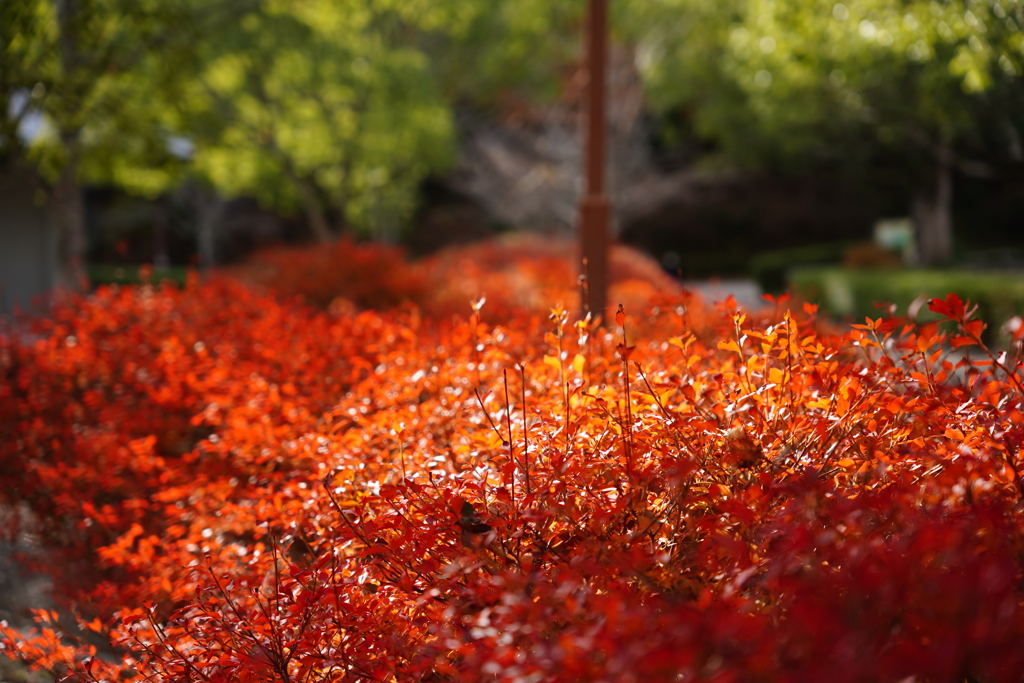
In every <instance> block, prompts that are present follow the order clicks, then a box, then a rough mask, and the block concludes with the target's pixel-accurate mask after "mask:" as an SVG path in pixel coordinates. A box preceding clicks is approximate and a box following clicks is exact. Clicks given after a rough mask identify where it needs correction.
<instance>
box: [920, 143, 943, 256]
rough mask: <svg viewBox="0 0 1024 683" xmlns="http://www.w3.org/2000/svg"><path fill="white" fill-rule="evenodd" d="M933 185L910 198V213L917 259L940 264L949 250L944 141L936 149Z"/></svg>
mask: <svg viewBox="0 0 1024 683" xmlns="http://www.w3.org/2000/svg"><path fill="white" fill-rule="evenodd" d="M935 156H936V159H935V161H936V164H935V175H934V176H933V177H934V185H933V186H932V187H927V188H924V189H923V190H922V191H921V192H919V193H918V194H917V196H916V197H915V198H914V203H913V207H912V214H913V218H914V223H915V224H916V226H917V261H918V263H919V264H920V265H923V266H941V265H944V264H946V263H948V262H949V260H950V257H951V256H952V253H953V159H952V156H953V155H952V152H951V150H950V149H949V147H948V146H947V145H943V146H941V147H939V149H938V150H937V153H936V155H935Z"/></svg>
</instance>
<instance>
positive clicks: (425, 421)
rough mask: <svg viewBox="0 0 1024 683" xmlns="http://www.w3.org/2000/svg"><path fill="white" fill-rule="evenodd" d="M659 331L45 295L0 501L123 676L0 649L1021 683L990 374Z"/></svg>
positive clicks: (4, 397) (195, 293) (998, 413)
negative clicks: (59, 304) (61, 568)
mask: <svg viewBox="0 0 1024 683" xmlns="http://www.w3.org/2000/svg"><path fill="white" fill-rule="evenodd" d="M481 249H484V252H485V253H486V248H483V247H481ZM524 258H525V257H524ZM545 258H546V257H539V260H532V261H530V260H529V259H527V262H526V263H523V264H521V268H522V272H525V273H531V272H534V273H536V274H537V275H538V278H539V277H540V275H541V274H550V273H553V272H554V267H553V266H552V265H551V264H550V263H549V262H547V261H545V260H544V259H545ZM473 262H478V263H486V259H482V258H481V259H474V260H473ZM459 272H460V274H461V273H462V271H459ZM480 272H481V273H484V274H487V273H493V269H490V270H488V269H487V268H484V267H483V266H481V271H480ZM500 282H501V281H500V280H496V283H500ZM497 291H498V292H500V293H501V294H508V293H509V291H510V290H509V288H508V287H507V286H505V287H503V288H500V289H498V290H497ZM562 291H567V290H562ZM433 296H434V297H437V298H436V299H435V301H437V300H441V301H443V300H444V299H443V296H442V295H441V294H439V293H434V294H433ZM444 296H448V295H444ZM474 296H475V294H474ZM488 298H489V299H490V298H491V295H490V293H488ZM500 298H501V297H499V299H500ZM503 301H505V302H508V301H510V300H509V299H503ZM490 303H491V302H488V303H487V304H485V310H486V306H489V305H490ZM690 304H691V302H688V301H685V300H683V299H682V298H678V299H675V300H672V299H670V298H663V299H662V300H660V301H658V302H657V303H656V306H655V307H654V308H651V309H650V310H647V311H645V312H644V313H643V315H642V316H634V315H632V313H631V312H629V313H630V315H627V314H626V313H625V312H624V313H623V314H622V315H621V316H615V317H616V321H615V322H616V323H618V324H619V325H624V326H625V328H624V329H622V328H621V327H618V326H615V325H610V326H609V327H607V328H603V329H590V328H589V327H588V325H587V324H586V323H583V322H580V323H576V324H575V325H570V324H569V320H568V314H567V313H566V309H564V308H561V307H556V308H555V309H554V310H552V311H551V312H550V316H549V318H546V319H545V318H541V317H539V316H537V315H531V314H524V312H521V306H520V304H507V305H508V309H507V310H509V311H511V312H510V313H509V317H508V318H507V319H506V320H504V321H502V323H501V324H500V325H490V324H484V323H482V322H481V321H480V320H479V316H478V315H476V314H474V315H473V317H472V318H470V319H469V320H468V321H466V320H464V319H463V320H458V319H456V320H451V318H450V317H445V318H443V319H440V320H439V319H433V320H428V321H427V322H422V321H421V318H420V313H419V312H418V311H417V310H414V309H409V310H407V311H392V312H390V313H374V312H364V313H361V314H359V315H351V314H346V315H341V316H337V315H329V314H324V313H319V314H316V313H312V312H310V311H309V310H308V309H305V308H302V307H294V306H288V305H284V304H278V303H275V302H273V301H270V300H268V299H264V298H260V297H257V296H255V295H253V294H251V293H249V292H247V291H246V290H244V289H242V288H241V287H237V286H235V285H230V284H227V283H212V284H209V285H204V286H192V287H190V288H188V289H186V290H185V291H182V292H178V291H174V290H153V289H148V288H143V289H139V290H121V291H114V290H104V291H102V292H100V293H99V294H98V295H96V296H95V297H92V298H89V299H83V300H78V301H75V302H72V303H69V304H68V305H67V306H65V307H64V308H61V309H60V310H58V311H57V313H56V315H55V319H54V321H52V322H41V321H37V322H35V323H34V325H35V327H34V328H33V331H32V334H31V336H27V335H25V334H21V335H19V336H15V335H13V334H12V335H7V336H5V337H3V342H2V343H3V347H2V353H3V355H2V356H0V361H2V363H3V365H2V366H0V367H2V371H3V372H4V373H5V374H4V377H5V381H4V382H3V384H2V385H0V386H2V387H4V388H3V389H2V391H3V393H2V394H0V419H2V421H0V424H2V425H4V426H3V427H2V429H4V430H5V431H4V433H3V435H2V436H3V442H2V446H0V447H2V448H3V449H4V450H3V451H2V457H3V458H4V462H5V463H13V466H12V467H6V468H4V470H3V471H2V472H0V477H2V478H3V486H2V487H0V491H3V492H4V496H5V501H4V502H5V503H6V504H8V505H15V504H24V505H27V506H29V507H30V508H31V509H33V510H34V511H36V512H37V514H38V515H40V517H41V518H42V519H44V520H55V519H57V516H58V515H61V516H62V519H63V523H61V524H57V523H56V522H55V521H49V522H48V523H49V524H50V526H46V527H44V529H45V530H46V535H47V538H48V540H49V541H50V542H51V543H57V544H59V545H60V546H61V547H62V548H64V549H65V550H66V551H67V553H68V556H69V557H74V556H77V557H79V558H82V559H84V560H85V561H88V562H92V563H95V564H96V568H95V573H97V574H99V575H100V576H101V577H102V578H104V579H105V581H103V582H101V583H94V584H93V585H74V582H72V581H66V579H68V577H62V576H58V578H60V579H64V580H65V583H64V586H65V595H66V597H67V598H68V601H67V602H68V603H70V602H71V601H74V602H75V603H76V605H77V607H78V609H79V610H80V613H81V614H82V616H83V620H85V621H88V620H90V619H94V621H92V622H91V623H89V624H87V625H88V626H89V627H90V628H93V629H94V630H97V631H99V632H101V633H103V634H104V635H106V636H107V637H109V638H111V639H113V640H114V641H115V642H117V643H118V646H119V648H121V649H120V650H119V652H120V653H122V654H123V661H121V662H116V663H111V662H108V661H106V660H104V659H101V658H97V657H92V656H90V653H89V649H88V648H87V647H84V646H77V645H73V644H62V643H61V642H60V641H59V640H58V638H57V633H56V631H54V630H49V629H52V628H54V625H53V624H50V625H47V627H46V628H44V629H43V631H42V632H41V633H40V634H39V635H38V636H37V637H34V638H33V637H25V636H22V635H19V634H17V633H15V632H13V631H10V630H6V631H5V632H4V634H5V635H4V638H5V640H4V641H3V642H4V643H5V647H6V648H9V649H11V650H12V651H13V652H14V653H15V654H17V655H19V656H21V657H23V658H25V659H27V660H29V661H32V662H33V663H34V664H35V665H37V666H39V667H42V668H47V669H50V670H54V671H56V670H64V671H67V672H69V674H70V675H71V676H72V677H74V678H76V679H81V680H114V679H119V680H125V679H131V680H140V681H141V680H144V679H155V680H190V681H195V680H206V681H264V680H266V681H271V680H275V681H276V680H289V681H306V680H317V681H320V680H332V681H350V680H351V681H357V680H371V681H412V680H415V681H440V680H452V681H506V680H507V681H639V680H645V679H646V680H666V681H667V680H673V681H677V680H678V681H697V680H714V681H808V682H810V681H820V680H823V679H827V680H837V681H850V682H855V681H856V682H860V681H864V682H867V681H903V680H907V679H908V678H911V677H913V678H914V680H918V681H935V682H940V681H949V682H950V683H953V682H956V683H960V682H961V681H964V680H975V681H991V682H1004V681H1005V682H1006V683H1011V682H1014V681H1018V680H1020V679H1021V676H1022V675H1024V655H1022V654H1021V652H1022V650H1021V649H1020V648H1019V642H1020V641H1021V638H1022V637H1024V612H1022V609H1021V605H1022V604H1024V590H1022V589H1024V587H1022V585H1021V579H1020V577H1021V575H1022V566H1024V565H1022V563H1024V542H1022V536H1021V530H1022V529H1024V526H1022V519H1021V509H1022V508H1021V506H1020V498H1021V494H1022V491H1024V486H1022V483H1021V478H1020V474H1019V473H1020V460H1019V457H1020V456H1019V453H1020V447H1021V442H1022V435H1024V411H1022V409H1021V399H1022V395H1024V392H1022V389H1021V385H1020V380H1019V377H1018V375H1017V365H1016V363H1015V359H1007V358H993V357H991V356H987V357H986V359H985V360H971V359H970V357H963V356H962V354H961V357H963V360H959V361H956V362H954V360H951V359H950V357H949V356H948V355H947V352H946V351H947V349H948V346H947V341H946V340H945V339H944V338H943V337H941V336H937V335H936V334H935V332H934V330H935V328H934V326H933V327H931V328H924V329H916V328H913V327H910V326H906V327H904V326H902V323H901V322H900V321H894V320H889V321H869V322H868V323H867V324H866V325H862V326H859V327H857V328H856V329H854V330H852V331H850V332H848V333H846V334H844V335H842V336H836V335H830V334H824V333H821V332H819V331H818V328H817V325H816V321H815V319H814V309H813V307H809V306H808V307H806V311H805V312H804V313H803V314H801V315H799V316H795V315H794V314H792V313H790V312H786V311H780V312H778V313H777V314H773V315H771V316H768V317H765V318H763V319H754V318H749V317H747V316H745V315H741V314H735V313H733V312H730V311H728V310H725V309H724V308H723V309H720V310H719V312H718V313H717V314H713V313H708V312H702V313H700V320H699V321H697V323H696V324H695V323H694V319H693V315H692V314H693V313H694V312H695V311H696V310H697V307H694V306H692V305H690ZM427 305H430V304H429V303H428V304H427ZM502 305H503V306H505V305H506V304H505V303H503V304H502ZM933 308H934V310H936V311H938V312H939V313H941V314H944V315H947V316H948V317H950V318H952V319H954V320H955V321H956V322H957V324H958V325H959V329H960V332H959V334H958V335H957V336H955V337H953V338H952V339H951V340H949V341H950V342H951V343H952V344H953V345H954V346H971V347H972V353H973V354H974V357H975V358H976V357H978V355H979V351H978V348H980V349H981V352H982V354H984V352H985V349H984V348H983V347H980V336H979V335H980V332H981V330H980V328H979V326H978V325H977V324H975V323H974V322H973V321H972V320H970V318H969V313H968V311H967V310H966V309H965V308H964V307H963V305H962V304H961V303H960V302H959V300H957V299H956V298H955V297H950V298H949V299H947V300H946V301H944V302H937V303H936V304H935V305H934V307H933ZM638 323H639V325H638ZM638 329H640V330H643V332H642V336H638V332H637V330H638ZM698 332H699V334H698ZM71 337H74V339H75V342H74V343H73V344H72V343H69V342H70V338H71ZM200 341H201V342H202V344H201V345H200V344H199V343H198V342H200ZM974 347H978V348H974ZM1015 351H1016V352H1018V358H1017V360H1019V349H1016V350H1015ZM189 428H192V429H199V430H202V431H197V432H191V433H189V432H188V429H189ZM182 433H187V434H188V436H187V439H188V440H187V441H186V440H185V438H184V437H181V438H179V435H180V434H182ZM150 435H152V438H150ZM175 444H179V445H177V446H175ZM98 546H102V547H98ZM76 554H77V555H76ZM42 618H43V619H44V621H45V620H47V619H48V620H50V621H51V622H52V621H53V617H52V615H42Z"/></svg>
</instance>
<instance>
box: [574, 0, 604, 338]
mask: <svg viewBox="0 0 1024 683" xmlns="http://www.w3.org/2000/svg"><path fill="white" fill-rule="evenodd" d="M607 10H608V0H590V8H589V17H588V21H587V125H586V137H585V138H584V143H585V146H586V150H585V156H586V169H587V188H586V192H585V194H584V195H583V199H582V200H581V201H580V247H581V249H580V251H581V254H582V261H583V263H582V266H583V275H584V276H585V277H586V286H585V287H584V289H583V293H584V294H583V295H584V301H583V310H584V312H587V311H589V312H591V313H593V314H594V315H595V316H597V315H600V316H601V317H602V319H607V313H608V311H607V307H608V226H609V222H610V220H609V219H610V217H611V202H609V201H608V197H607V196H606V195H605V188H604V145H605V103H604V101H605V62H606V61H607V59H606V52H607V45H608V36H607V34H608V19H607Z"/></svg>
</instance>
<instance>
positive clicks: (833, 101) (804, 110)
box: [623, 0, 1024, 264]
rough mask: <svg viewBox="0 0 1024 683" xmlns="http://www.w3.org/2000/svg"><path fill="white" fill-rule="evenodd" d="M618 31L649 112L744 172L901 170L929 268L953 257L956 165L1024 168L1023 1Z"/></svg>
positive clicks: (884, 4)
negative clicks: (633, 42)
mask: <svg viewBox="0 0 1024 683" xmlns="http://www.w3.org/2000/svg"><path fill="white" fill-rule="evenodd" d="M624 13H625V16H624V17H623V20H624V21H625V22H626V24H627V26H628V27H629V29H630V30H631V31H632V35H634V36H635V37H636V38H637V39H638V41H639V46H640V47H639V55H640V59H639V61H640V63H641V66H642V68H643V73H644V76H645V77H646V79H647V83H648V84H649V87H650V90H651V93H652V97H653V100H654V102H655V103H656V104H657V105H658V106H659V107H661V108H662V109H669V108H672V107H686V108H689V109H690V110H691V111H692V112H694V120H695V125H696V129H697V130H698V132H699V133H700V134H703V135H706V136H708V137H711V138H714V139H716V140H717V141H718V142H719V144H720V147H721V149H722V151H723V153H724V154H725V156H726V157H727V158H729V159H730V160H732V161H734V162H739V163H743V164H749V165H764V164H785V163H793V162H794V161H799V162H802V163H810V164H817V163H825V164H830V165H832V166H833V167H835V166H837V165H838V166H841V167H845V168H847V169H854V170H858V169H859V170H861V171H865V170H868V169H869V168H870V162H871V161H872V159H877V158H878V156H879V155H885V156H886V157H887V158H888V159H889V160H897V161H898V164H899V168H900V174H901V175H902V176H903V177H904V178H905V179H906V181H905V184H906V190H907V194H908V198H909V199H910V201H909V202H908V203H909V204H910V205H911V207H910V208H911V212H912V214H913V216H914V218H915V220H916V222H917V224H918V232H919V235H918V242H919V249H920V259H921V261H922V262H923V263H928V264H933V263H940V262H942V261H945V260H947V259H948V258H949V255H950V250H951V246H952V225H951V220H950V209H951V202H952V174H953V171H954V169H959V170H960V171H961V172H965V173H973V174H992V173H997V172H999V169H1000V167H1001V166H1004V165H1006V164H1016V163H1019V162H1020V131H1021V130H1022V129H1024V88H1022V85H1024V82H1022V79H1021V75H1022V73H1024V70H1022V69H1024V34H1022V32H1021V27H1022V26H1024V5H1022V3H1021V2H1020V1H1019V0H998V1H997V0H946V1H944V2H940V1H939V0H911V1H906V0H844V1H843V2H835V0H793V1H788V2H782V1H780V0H732V1H731V2H724V3H711V2H707V1H705V0H656V1H655V2H653V3H643V4H642V5H641V4H640V3H632V4H630V5H629V6H628V7H627V8H626V9H625V10H624Z"/></svg>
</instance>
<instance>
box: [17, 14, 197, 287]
mask: <svg viewBox="0 0 1024 683" xmlns="http://www.w3.org/2000/svg"><path fill="white" fill-rule="evenodd" d="M190 9H192V8H191V7H190V6H189V5H188V4H187V3H186V2H185V0H8V1H7V2H4V3H3V4H2V7H0V12H2V14H0V27H2V28H0V31H2V32H3V34H4V35H3V39H4V49H3V50H2V51H0V74H3V75H2V76H0V86H2V91H0V113H3V114H6V116H0V119H3V122H2V123H0V155H2V156H3V157H4V159H5V160H6V162H7V163H8V164H9V165H10V166H12V167H16V168H20V169H29V170H31V171H32V172H33V173H34V174H35V176H36V177H37V178H38V180H39V181H40V184H41V185H42V186H43V187H44V188H45V189H46V193H47V197H48V202H49V207H50V213H51V215H52V220H53V223H54V225H55V227H56V230H57V235H58V250H59V258H58V262H59V272H58V284H60V285H63V286H65V287H70V288H74V289H77V288H80V287H81V286H82V285H83V283H84V282H85V277H84V265H83V262H82V261H83V257H84V252H85V246H86V245H85V225H84V213H83V206H82V194H81V187H80V183H81V181H82V179H83V177H84V173H85V169H87V168H88V167H89V166H90V165H91V166H92V167H94V168H98V167H101V166H103V164H101V163H100V161H101V159H109V158H111V157H113V156H120V155H122V153H123V152H126V153H127V156H132V155H136V156H138V155H141V154H143V153H147V154H148V152H150V151H152V150H153V149H161V147H160V144H158V143H159V142H163V141H162V140H158V137H159V136H158V131H157V130H156V129H154V128H152V127H151V126H149V125H147V124H150V123H152V122H153V121H154V116H153V115H152V114H151V113H145V112H144V107H142V106H141V105H140V103H142V102H144V100H143V99H141V98H139V97H137V96H136V95H137V94H138V85H139V83H140V81H139V79H138V75H139V73H140V69H143V68H145V67H147V66H150V65H152V64H153V63H154V61H155V60H157V61H158V60H159V57H160V55H161V54H162V52H163V51H164V50H165V49H166V47H167V46H168V45H169V44H170V42H171V39H172V38H173V37H174V36H175V35H179V34H180V32H181V31H182V29H183V28H184V26H186V25H187V23H188V18H189V16H190ZM28 122H32V123H33V124H34V125H33V127H32V128H33V130H32V131H31V133H32V134H31V135H29V134H26V127H25V126H26V123H28ZM118 124H121V125H118ZM159 156H161V155H158V157H159ZM162 156H163V157H165V158H166V157H167V156H168V155H167V154H166V148H165V147H164V148H162ZM155 165H159V163H158V162H154V161H153V159H150V160H149V166H150V167H153V166H155ZM153 182H154V179H153V178H151V179H150V180H149V182H148V184H150V185H152V184H153ZM144 184H145V183H144Z"/></svg>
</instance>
